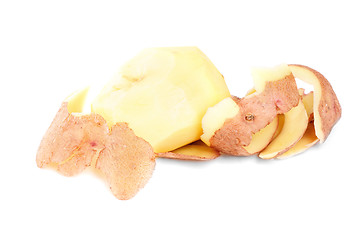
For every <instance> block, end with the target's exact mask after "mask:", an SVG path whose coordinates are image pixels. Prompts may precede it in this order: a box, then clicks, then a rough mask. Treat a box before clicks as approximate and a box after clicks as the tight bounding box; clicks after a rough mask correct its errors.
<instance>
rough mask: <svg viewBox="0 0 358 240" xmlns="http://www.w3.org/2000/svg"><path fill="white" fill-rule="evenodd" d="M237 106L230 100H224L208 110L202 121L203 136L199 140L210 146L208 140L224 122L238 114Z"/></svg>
mask: <svg viewBox="0 0 358 240" xmlns="http://www.w3.org/2000/svg"><path fill="white" fill-rule="evenodd" d="M239 111H240V110H239V106H238V105H237V104H236V102H235V101H234V100H233V99H232V98H231V97H228V98H225V99H223V100H222V101H220V102H219V103H218V104H216V105H215V106H213V107H210V108H208V110H207V112H206V113H205V115H204V117H203V120H202V128H203V135H201V140H202V141H203V142H204V143H205V144H206V145H208V146H210V139H211V137H212V136H214V134H215V131H216V130H218V129H219V128H220V127H221V126H223V125H224V123H225V121H226V120H228V119H230V118H233V117H235V116H236V115H237V114H238V113H239Z"/></svg>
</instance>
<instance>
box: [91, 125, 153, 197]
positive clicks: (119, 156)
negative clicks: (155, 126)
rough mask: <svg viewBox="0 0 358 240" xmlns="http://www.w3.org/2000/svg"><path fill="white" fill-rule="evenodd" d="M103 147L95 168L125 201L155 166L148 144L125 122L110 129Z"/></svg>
mask: <svg viewBox="0 0 358 240" xmlns="http://www.w3.org/2000/svg"><path fill="white" fill-rule="evenodd" d="M108 136H109V137H108V139H107V142H106V148H105V149H104V150H103V151H102V152H101V153H100V155H99V157H98V160H97V163H96V168H97V169H99V170H100V171H101V172H103V173H104V175H105V176H106V179H107V182H108V183H109V187H110V189H111V191H112V193H113V194H114V196H116V197H117V198H118V199H121V200H128V199H130V198H132V197H134V196H135V195H136V194H137V192H138V191H139V190H140V189H141V188H143V187H144V186H145V184H146V183H147V182H148V181H149V179H150V178H151V176H152V173H153V170H154V167H155V154H154V152H153V148H152V146H151V145H150V144H149V143H148V142H146V141H145V140H144V139H142V138H140V137H137V136H136V135H135V134H134V132H133V130H132V129H130V128H129V127H128V124H127V123H117V124H115V125H114V126H112V128H111V132H110V134H109V135H108Z"/></svg>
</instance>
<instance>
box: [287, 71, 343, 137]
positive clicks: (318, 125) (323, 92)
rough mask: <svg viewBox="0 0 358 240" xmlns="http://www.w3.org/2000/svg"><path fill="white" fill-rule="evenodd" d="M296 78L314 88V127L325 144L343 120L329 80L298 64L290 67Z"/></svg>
mask: <svg viewBox="0 0 358 240" xmlns="http://www.w3.org/2000/svg"><path fill="white" fill-rule="evenodd" d="M289 67H290V69H291V71H292V73H293V74H294V76H295V77H297V78H299V79H301V80H302V81H305V82H307V83H309V84H311V85H313V88H314V102H313V112H314V126H315V131H316V135H317V137H318V139H319V140H320V142H321V143H323V142H324V141H325V140H326V139H327V137H328V135H329V134H330V132H331V130H332V128H333V126H334V125H335V124H336V122H337V121H338V120H339V119H340V118H341V114H342V108H341V105H340V104H339V101H338V98H337V96H336V94H335V92H334V90H333V88H332V86H331V84H330V83H329V82H328V80H327V79H326V78H325V77H324V76H323V75H322V74H321V73H319V72H317V71H316V70H314V69H312V68H310V67H307V66H304V65H298V64H290V65H289Z"/></svg>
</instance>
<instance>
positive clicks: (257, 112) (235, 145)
mask: <svg viewBox="0 0 358 240" xmlns="http://www.w3.org/2000/svg"><path fill="white" fill-rule="evenodd" d="M299 99H300V96H299V94H298V90H297V85H296V81H295V79H294V77H293V75H292V74H289V75H286V76H284V77H283V78H282V79H278V80H276V81H269V82H267V83H266V85H265V88H264V91H263V92H261V93H252V94H250V95H248V96H247V97H244V98H242V99H239V98H237V97H233V100H234V101H235V102H236V104H237V105H238V106H239V109H240V111H239V113H238V114H237V115H236V116H235V117H234V118H231V119H228V120H226V121H225V123H224V125H223V126H222V127H221V128H220V129H218V130H217V131H216V132H215V134H214V136H213V137H212V138H211V139H210V146H212V147H214V148H216V149H217V150H218V151H220V152H222V153H225V154H229V155H236V156H248V155H252V154H250V153H248V152H247V151H246V150H245V149H244V148H243V146H247V145H249V144H250V142H251V139H252V135H253V134H254V133H256V132H258V131H260V130H261V129H263V128H264V127H266V126H267V125H268V124H269V123H271V122H272V121H273V120H274V119H275V118H276V116H277V114H282V113H286V112H288V111H289V110H290V109H292V108H293V107H295V106H297V104H298V102H299Z"/></svg>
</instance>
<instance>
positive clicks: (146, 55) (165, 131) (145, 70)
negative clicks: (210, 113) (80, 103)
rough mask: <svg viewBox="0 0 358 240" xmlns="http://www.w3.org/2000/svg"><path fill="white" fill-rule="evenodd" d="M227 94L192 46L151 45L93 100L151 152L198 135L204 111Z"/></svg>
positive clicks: (96, 108)
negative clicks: (152, 149)
mask: <svg viewBox="0 0 358 240" xmlns="http://www.w3.org/2000/svg"><path fill="white" fill-rule="evenodd" d="M229 96H230V93H229V90H228V89H227V86H226V83H225V81H224V78H223V76H222V75H221V74H220V72H219V71H218V70H217V69H216V67H215V66H214V65H213V64H212V63H211V61H210V60H209V59H208V58H207V57H206V56H205V55H204V54H203V53H202V52H201V51H200V50H199V49H198V48H195V47H178V48H151V49H146V50H144V51H142V52H141V53H140V54H139V55H137V56H136V57H134V58H133V59H132V60H130V61H129V62H128V63H127V64H125V65H124V66H123V67H122V68H121V69H120V70H119V72H118V73H117V74H116V75H115V76H114V78H113V79H112V80H111V81H110V82H109V83H108V84H106V86H105V87H104V88H103V90H102V92H101V93H100V94H99V95H98V96H97V98H96V99H95V100H94V101H93V103H92V110H93V112H95V113H98V114H100V115H101V116H103V117H104V118H105V119H106V120H107V122H108V123H109V124H110V125H111V124H114V123H116V122H127V123H128V124H129V127H130V128H131V129H133V131H134V132H135V134H136V135H137V136H139V137H142V138H144V139H145V140H146V141H148V142H149V143H150V144H151V145H152V146H153V148H154V151H155V152H168V151H171V150H174V149H177V148H179V147H181V146H184V145H186V144H188V143H190V142H193V141H196V140H198V139H200V136H201V135H202V129H201V121H202V118H203V116H204V114H205V112H206V110H207V109H208V108H209V107H211V106H214V105H215V104H216V103H218V102H220V101H221V100H223V99H224V98H226V97H229Z"/></svg>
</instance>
